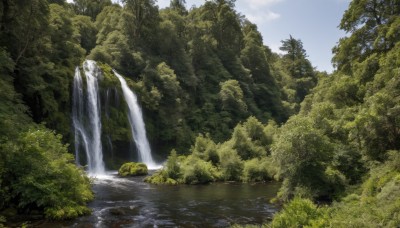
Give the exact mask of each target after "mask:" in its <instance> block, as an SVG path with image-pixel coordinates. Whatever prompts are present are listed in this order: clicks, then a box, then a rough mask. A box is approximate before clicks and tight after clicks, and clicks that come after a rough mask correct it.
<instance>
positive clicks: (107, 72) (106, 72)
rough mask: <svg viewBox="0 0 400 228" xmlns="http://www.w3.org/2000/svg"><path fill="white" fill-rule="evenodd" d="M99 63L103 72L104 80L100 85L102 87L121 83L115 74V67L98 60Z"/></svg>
mask: <svg viewBox="0 0 400 228" xmlns="http://www.w3.org/2000/svg"><path fill="white" fill-rule="evenodd" d="M97 65H98V66H99V68H100V69H101V71H102V72H103V75H102V76H103V80H101V81H100V86H101V87H102V88H110V87H115V86H117V85H119V84H120V83H119V80H118V78H117V77H116V76H115V75H114V73H113V69H112V68H111V66H110V65H108V64H105V63H100V62H98V63H97Z"/></svg>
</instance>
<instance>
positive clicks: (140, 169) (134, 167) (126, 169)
mask: <svg viewBox="0 0 400 228" xmlns="http://www.w3.org/2000/svg"><path fill="white" fill-rule="evenodd" d="M147 174H148V170H147V166H146V164H143V163H136V162H128V163H125V164H123V165H122V166H121V168H119V170H118V175H120V176H121V177H127V176H143V175H147Z"/></svg>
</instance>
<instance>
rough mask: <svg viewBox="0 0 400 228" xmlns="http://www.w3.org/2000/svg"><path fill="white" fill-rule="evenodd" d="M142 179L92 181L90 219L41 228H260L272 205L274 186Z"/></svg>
mask: <svg viewBox="0 0 400 228" xmlns="http://www.w3.org/2000/svg"><path fill="white" fill-rule="evenodd" d="M142 179H143V178H142V177H135V178H119V177H117V176H116V174H112V175H108V176H101V177H98V178H97V179H96V180H95V184H94V186H93V190H94V192H95V194H96V199H95V200H94V201H93V202H92V203H90V204H89V206H90V207H91V208H92V210H93V213H92V215H90V216H86V217H81V218H79V219H76V220H73V221H69V222H63V223H51V222H45V223H42V224H41V225H40V226H41V227H227V226H229V225H231V224H262V223H263V222H265V221H267V220H269V219H270V218H271V217H272V215H273V213H274V212H275V211H276V207H275V206H274V205H271V204H270V203H269V200H270V199H271V198H272V197H274V196H275V194H276V192H277V190H278V188H279V183H268V184H240V183H214V184H210V185H199V186H188V185H181V186H163V185H161V186H158V185H150V184H147V183H144V182H143V181H142Z"/></svg>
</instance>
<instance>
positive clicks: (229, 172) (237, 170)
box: [218, 144, 243, 181]
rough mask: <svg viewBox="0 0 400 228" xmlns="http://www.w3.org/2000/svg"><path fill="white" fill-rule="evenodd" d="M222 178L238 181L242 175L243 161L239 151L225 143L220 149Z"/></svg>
mask: <svg viewBox="0 0 400 228" xmlns="http://www.w3.org/2000/svg"><path fill="white" fill-rule="evenodd" d="M218 154H219V160H220V170H221V178H222V179H223V180H226V181H238V180H240V177H241V175H242V170H243V161H242V159H241V158H240V156H239V155H238V153H237V151H236V150H235V149H233V148H232V147H230V145H228V144H224V145H222V146H221V148H219V149H218Z"/></svg>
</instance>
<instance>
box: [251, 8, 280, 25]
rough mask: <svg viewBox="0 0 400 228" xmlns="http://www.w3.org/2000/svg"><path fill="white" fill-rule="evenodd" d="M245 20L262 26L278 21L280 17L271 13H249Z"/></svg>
mask: <svg viewBox="0 0 400 228" xmlns="http://www.w3.org/2000/svg"><path fill="white" fill-rule="evenodd" d="M246 17H247V19H249V20H250V21H251V22H253V23H256V24H262V23H265V22H268V21H273V20H276V19H279V18H280V17H281V15H280V14H279V13H275V12H272V11H266V12H249V13H246Z"/></svg>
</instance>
